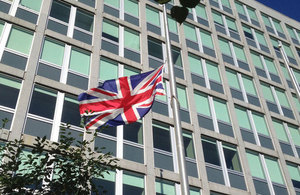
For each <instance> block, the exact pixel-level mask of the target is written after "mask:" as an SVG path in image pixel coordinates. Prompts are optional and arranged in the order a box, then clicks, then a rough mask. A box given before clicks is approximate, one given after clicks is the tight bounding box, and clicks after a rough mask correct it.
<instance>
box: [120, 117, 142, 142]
mask: <svg viewBox="0 0 300 195" xmlns="http://www.w3.org/2000/svg"><path fill="white" fill-rule="evenodd" d="M123 136H124V139H125V140H129V141H132V142H135V143H139V144H143V124H142V123H141V122H139V121H138V122H135V123H131V124H128V125H124V132H123Z"/></svg>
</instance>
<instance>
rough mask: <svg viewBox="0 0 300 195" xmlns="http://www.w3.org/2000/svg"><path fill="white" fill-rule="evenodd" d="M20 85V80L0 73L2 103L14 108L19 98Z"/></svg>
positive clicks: (0, 101) (0, 97) (0, 99)
mask: <svg viewBox="0 0 300 195" xmlns="http://www.w3.org/2000/svg"><path fill="white" fill-rule="evenodd" d="M20 87H21V83H20V82H19V81H18V80H15V79H12V78H9V77H7V76H4V75H0V94H2V95H0V105H2V106H6V107H9V108H13V109H14V108H15V107H16V103H17V100H18V95H19V89H20ZM3 94H5V95H3ZM0 120H2V119H0Z"/></svg>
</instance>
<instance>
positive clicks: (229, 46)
mask: <svg viewBox="0 0 300 195" xmlns="http://www.w3.org/2000/svg"><path fill="white" fill-rule="evenodd" d="M219 44H220V49H221V51H222V58H223V61H224V62H226V63H229V64H232V65H234V66H238V67H240V68H242V69H244V70H247V71H250V69H249V65H248V64H247V59H246V56H245V53H244V50H243V47H242V46H240V45H237V44H235V43H232V42H229V41H227V40H226V39H223V38H219Z"/></svg>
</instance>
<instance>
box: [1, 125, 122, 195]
mask: <svg viewBox="0 0 300 195" xmlns="http://www.w3.org/2000/svg"><path fill="white" fill-rule="evenodd" d="M67 129H68V127H62V129H61V132H62V135H61V137H60V142H50V141H49V140H46V137H43V138H40V137H36V138H35V143H34V144H33V145H34V147H33V148H28V147H26V146H25V145H24V141H23V139H20V140H14V141H8V142H6V143H5V145H3V146H1V148H0V154H1V157H2V162H1V165H0V194H80V195H81V194H90V192H91V191H92V192H95V193H96V194H99V193H103V191H104V190H103V189H105V187H104V188H103V187H101V186H96V185H95V183H94V182H93V181H94V178H101V177H102V178H103V177H104V174H107V173H108V174H109V170H112V171H115V169H116V168H118V167H117V161H118V160H117V159H116V158H114V157H113V156H111V154H110V153H106V154H103V153H101V150H102V149H103V148H101V149H100V150H99V149H98V148H95V150H92V148H91V147H90V145H91V143H92V142H93V141H94V139H95V136H96V133H95V134H94V137H93V140H90V141H85V140H84V141H75V138H73V137H71V134H70V132H69V133H67V131H66V130H67ZM99 189H101V192H99Z"/></svg>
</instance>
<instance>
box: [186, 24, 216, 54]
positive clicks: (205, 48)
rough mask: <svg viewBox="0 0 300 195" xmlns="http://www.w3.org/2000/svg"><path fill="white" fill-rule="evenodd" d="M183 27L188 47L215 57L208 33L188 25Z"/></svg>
mask: <svg viewBox="0 0 300 195" xmlns="http://www.w3.org/2000/svg"><path fill="white" fill-rule="evenodd" d="M183 27H184V33H185V37H186V44H187V46H188V47H190V48H192V49H195V50H198V51H200V52H203V53H205V54H207V55H210V56H212V57H216V54H215V51H214V45H213V41H212V38H211V34H210V32H208V31H205V30H202V29H198V28H196V27H194V26H193V25H191V24H188V23H184V24H183ZM197 37H199V38H200V40H198V38H197Z"/></svg>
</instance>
